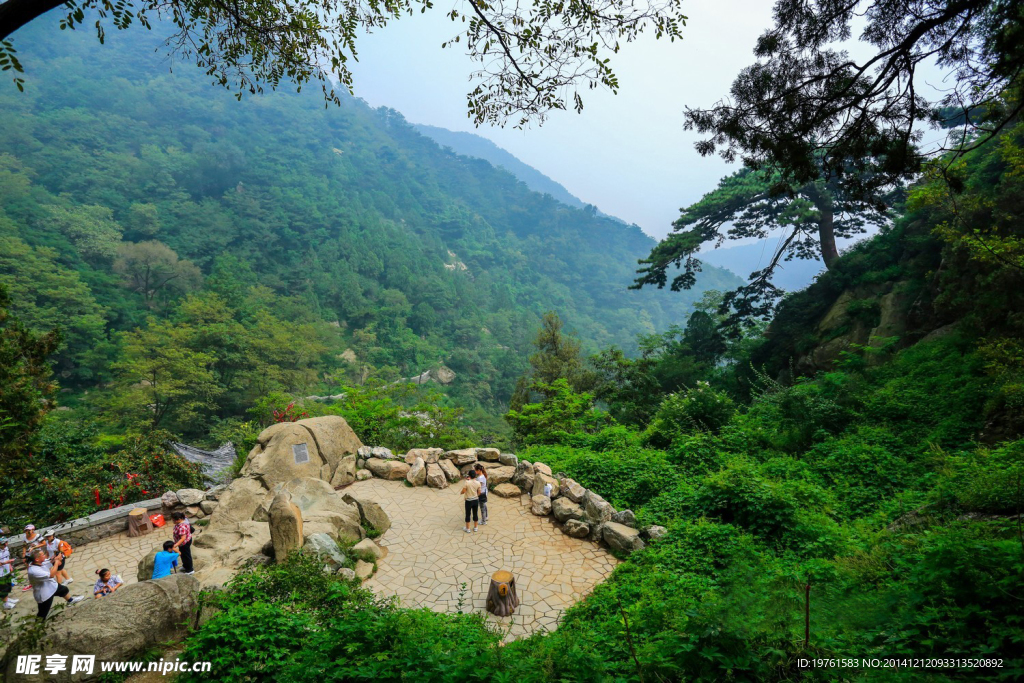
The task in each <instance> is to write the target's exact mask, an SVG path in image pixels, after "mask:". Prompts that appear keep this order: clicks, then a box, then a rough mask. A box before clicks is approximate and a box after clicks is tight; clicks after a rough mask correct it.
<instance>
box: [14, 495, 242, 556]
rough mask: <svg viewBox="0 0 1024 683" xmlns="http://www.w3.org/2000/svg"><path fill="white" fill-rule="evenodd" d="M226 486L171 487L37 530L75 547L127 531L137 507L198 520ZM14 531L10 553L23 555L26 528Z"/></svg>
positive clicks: (147, 511) (165, 514) (165, 515)
mask: <svg viewBox="0 0 1024 683" xmlns="http://www.w3.org/2000/svg"><path fill="white" fill-rule="evenodd" d="M223 488H224V487H223V486H215V487H213V488H212V489H210V490H209V491H200V490H198V489H181V490H180V491H178V492H175V491H168V492H166V493H164V495H163V496H161V497H160V498H151V499H149V500H142V501H139V502H137V503H129V504H128V505H122V506H120V507H116V508H111V509H110V510H100V511H99V512H94V513H92V514H91V515H89V516H88V517H81V518H79V519H73V520H71V521H69V522H61V523H60V524H54V525H53V526H48V527H44V528H41V529H37V530H36V531H38V532H39V533H40V535H42V536H45V535H46V532H48V531H49V530H51V529H52V530H53V533H54V534H56V536H57V538H59V539H61V540H62V541H67V542H68V543H70V544H71V546H72V547H75V546H80V545H85V544H87V543H92V542H93V541H98V540H100V539H102V538H106V537H108V536H114V535H115V534H119V533H121V532H122V531H127V530H128V513H129V512H131V511H132V510H135V509H137V508H144V509H145V510H146V514H147V515H151V514H153V513H156V512H159V513H161V514H163V515H164V517H166V518H167V523H168V524H170V522H171V516H170V515H171V512H173V511H175V510H181V511H183V512H184V513H185V514H186V515H188V518H189V519H190V520H192V521H195V520H198V519H203V518H204V517H206V516H207V514H209V511H212V510H213V508H214V507H215V506H216V504H217V503H216V500H217V495H218V493H219V491H221V490H222V489H223ZM179 494H181V498H184V499H185V500H187V501H195V505H185V504H183V503H182V502H181V498H179ZM11 531H12V533H11V536H10V538H9V540H10V548H11V556H12V557H14V556H16V555H21V548H22V546H23V545H25V540H24V538H25V536H24V532H21V533H19V532H17V530H14V529H12V530H11Z"/></svg>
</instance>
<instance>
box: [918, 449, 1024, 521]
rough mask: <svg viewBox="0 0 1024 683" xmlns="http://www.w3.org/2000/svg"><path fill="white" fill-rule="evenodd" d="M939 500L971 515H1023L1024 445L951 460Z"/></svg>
mask: <svg viewBox="0 0 1024 683" xmlns="http://www.w3.org/2000/svg"><path fill="white" fill-rule="evenodd" d="M938 493H939V495H940V500H941V501H942V502H944V503H945V504H953V505H955V506H956V507H957V508H958V509H960V510H963V511H968V512H985V513H989V514H1003V515H1010V514H1020V513H1021V512H1024V441H1014V442H1012V443H1008V444H1005V445H1003V446H1001V447H999V448H994V449H988V448H983V449H978V450H976V451H973V452H970V453H964V454H961V455H959V456H955V457H952V458H950V459H949V461H948V463H947V469H946V470H945V471H944V472H943V478H942V481H941V482H940V483H939V485H938Z"/></svg>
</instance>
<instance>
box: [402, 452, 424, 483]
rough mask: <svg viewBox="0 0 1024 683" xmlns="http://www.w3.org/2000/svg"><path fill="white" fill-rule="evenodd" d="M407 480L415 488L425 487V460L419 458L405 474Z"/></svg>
mask: <svg viewBox="0 0 1024 683" xmlns="http://www.w3.org/2000/svg"><path fill="white" fill-rule="evenodd" d="M405 480H406V481H407V482H409V483H410V484H412V485H413V486H423V485H424V484H426V483H427V464H426V463H425V462H423V458H421V457H419V456H417V457H416V460H414V461H413V463H412V465H411V466H410V467H409V471H408V472H406V474H405Z"/></svg>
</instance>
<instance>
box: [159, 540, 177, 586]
mask: <svg viewBox="0 0 1024 683" xmlns="http://www.w3.org/2000/svg"><path fill="white" fill-rule="evenodd" d="M179 555H180V553H178V549H177V548H175V547H174V541H164V549H163V550H161V551H160V552H158V553H157V554H156V557H154V558H153V576H152V578H154V579H162V578H164V577H165V576H170V575H171V570H172V569H173V568H175V567H177V566H178V557H179Z"/></svg>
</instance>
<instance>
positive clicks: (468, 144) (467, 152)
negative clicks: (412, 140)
mask: <svg viewBox="0 0 1024 683" xmlns="http://www.w3.org/2000/svg"><path fill="white" fill-rule="evenodd" d="M414 127H415V128H416V130H418V131H419V132H421V133H423V134H424V135H426V136H427V137H429V138H430V139H432V140H433V141H434V142H436V143H437V144H439V145H441V146H442V147H450V148H451V149H452V151H453V152H455V153H456V154H462V155H463V156H467V157H476V158H478V159H483V160H485V161H489V162H490V163H491V165H493V166H496V167H500V168H503V169H505V170H506V171H508V172H509V173H511V174H512V175H514V176H515V177H516V178H518V179H519V180H521V181H523V182H524V183H526V186H527V187H528V188H530V189H531V190H533V191H534V192H540V193H541V194H549V195H551V196H552V197H554V198H555V199H557V200H558V201H560V202H562V203H563V204H565V205H566V206H574V207H576V208H579V209H584V208H586V207H587V204H586V203H585V202H584V201H582V200H581V199H580V198H579V197H577V196H576V195H574V194H572V193H571V192H569V190H567V189H565V187H563V186H562V184H561V183H559V182H557V181H555V180H552V179H551V178H549V177H548V176H546V175H544V174H543V173H541V172H540V171H538V170H537V169H535V168H534V167H533V166H530V165H529V164H525V163H523V162H522V161H520V160H519V159H518V158H516V157H515V156H514V155H512V154H510V153H509V152H508V151H506V150H504V149H502V148H501V147H498V146H497V145H496V144H494V143H493V142H491V141H490V140H488V139H487V138H485V137H481V136H479V135H474V134H473V133H464V132H461V131H454V130H448V129H447V128H439V127H438V126H428V125H425V124H414ZM598 214H599V215H606V214H603V213H602V212H601V211H600V210H598Z"/></svg>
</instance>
